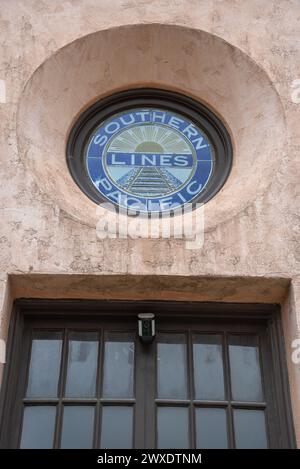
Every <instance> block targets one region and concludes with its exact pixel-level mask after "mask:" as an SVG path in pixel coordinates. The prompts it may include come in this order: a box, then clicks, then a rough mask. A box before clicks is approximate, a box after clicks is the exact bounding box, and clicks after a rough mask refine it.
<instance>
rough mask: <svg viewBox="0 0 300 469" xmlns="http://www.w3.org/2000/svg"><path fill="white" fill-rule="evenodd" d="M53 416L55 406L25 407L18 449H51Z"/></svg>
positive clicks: (53, 425)
mask: <svg viewBox="0 0 300 469" xmlns="http://www.w3.org/2000/svg"><path fill="white" fill-rule="evenodd" d="M55 414H56V407H55V406H30V407H25V409H24V418H23V428H22V437H21V444H20V448H27V449H29V448H31V449H51V448H52V447H53V436H54V427H55Z"/></svg>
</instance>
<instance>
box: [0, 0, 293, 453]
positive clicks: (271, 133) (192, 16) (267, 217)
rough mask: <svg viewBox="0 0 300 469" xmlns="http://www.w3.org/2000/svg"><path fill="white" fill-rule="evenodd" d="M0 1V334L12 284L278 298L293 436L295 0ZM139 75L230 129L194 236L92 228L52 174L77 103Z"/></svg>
mask: <svg viewBox="0 0 300 469" xmlns="http://www.w3.org/2000/svg"><path fill="white" fill-rule="evenodd" d="M0 13H1V16H0V31H1V41H0V42H1V44H0V47H1V53H0V79H1V80H5V84H6V93H7V99H6V103H0V128H1V131H0V139H1V163H0V164H1V173H0V204H1V233H0V242H1V248H0V269H1V271H2V273H1V275H0V299H1V310H2V315H1V316H0V338H1V337H3V338H5V337H6V334H7V328H8V324H9V313H10V310H11V302H12V300H13V298H14V297H20V296H27V297H44V298H45V297H48V298H51V297H56V298H57V297H60V298H63V297H66V298H71V297H73V298H80V297H84V298H103V297H109V298H114V297H116V298H155V297H156V295H157V296H158V297H159V298H165V299H176V298H177V299H189V298H190V299H193V300H195V299H199V300H206V301H207V300H209V301H213V300H218V301H244V302H245V301H265V302H281V303H282V304H283V305H284V307H283V310H282V311H283V324H284V331H285V339H286V348H287V359H288V360H287V361H288V367H289V376H290V384H291V394H292V403H293V410H294V420H295V427H296V432H297V438H298V444H299V446H300V365H294V364H293V363H292V362H291V360H290V354H291V350H292V349H291V342H292V340H293V339H295V338H299V337H300V281H299V278H300V277H299V261H300V247H299V199H298V200H297V196H299V191H298V190H297V189H298V187H299V174H300V168H299V165H300V163H299V161H300V159H299V156H300V132H299V117H300V103H299V104H297V103H296V102H293V99H292V92H293V91H294V90H293V88H292V83H293V80H296V79H299V78H300V3H299V0H274V1H272V0H271V1H270V0H265V1H262V0H152V1H151V2H148V1H145V0H113V1H111V0H85V1H83V0H70V1H63V0H51V1H42V0H40V1H37V0H27V1H26V2H24V1H22V0H2V2H1V5H0ZM73 41H75V42H73ZM145 85H147V86H156V87H164V88H168V89H175V90H179V91H181V92H183V93H186V94H189V95H191V96H194V97H196V98H197V99H200V100H202V101H204V102H206V103H207V104H208V105H209V106H211V107H212V108H213V109H215V111H216V112H217V113H219V115H220V117H221V118H222V119H223V120H224V122H225V123H226V125H227V126H228V129H229V131H230V133H231V135H232V139H233V143H234V165H233V170H232V174H231V176H230V178H229V180H228V182H227V184H226V185H225V186H224V188H223V190H222V191H221V192H220V193H219V194H218V195H217V196H216V198H215V199H213V200H212V201H211V202H209V203H208V204H207V206H206V208H205V219H206V232H205V242H204V246H203V248H202V249H199V250H188V249H186V247H185V242H184V241H183V240H178V239H177V240H174V239H173V240H132V239H128V240H114V239H106V240H99V239H97V237H96V231H95V226H93V224H94V223H95V207H94V206H93V204H92V203H91V202H90V201H89V200H88V199H87V198H86V197H85V196H84V195H82V194H81V193H80V192H79V189H78V188H77V186H76V185H75V184H74V183H73V181H72V180H71V178H70V177H69V175H68V173H67V171H66V165H65V160H64V148H65V143H66V138H67V132H68V130H69V128H70V126H71V124H72V122H73V121H74V119H75V118H76V116H77V115H78V114H79V113H80V112H81V111H82V110H83V109H84V108H85V107H86V106H88V105H89V104H90V103H91V102H93V101H94V100H96V99H97V98H99V97H101V96H104V95H106V94H109V93H111V92H114V91H116V90H119V89H126V88H128V87H130V88H132V87H135V86H145ZM298 96H299V97H300V93H299V94H298ZM294 101H295V100H294ZM73 276H74V277H73Z"/></svg>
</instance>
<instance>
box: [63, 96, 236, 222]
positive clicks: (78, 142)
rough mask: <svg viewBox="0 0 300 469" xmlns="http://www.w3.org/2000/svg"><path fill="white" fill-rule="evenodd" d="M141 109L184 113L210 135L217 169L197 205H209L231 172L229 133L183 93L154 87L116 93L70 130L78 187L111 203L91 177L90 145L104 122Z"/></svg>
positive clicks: (93, 197)
mask: <svg viewBox="0 0 300 469" xmlns="http://www.w3.org/2000/svg"><path fill="white" fill-rule="evenodd" d="M140 107H158V108H161V109H165V110H168V111H171V112H172V111H173V112H175V113H176V112H177V113H179V114H182V115H183V116H185V117H186V118H188V119H190V120H191V121H192V122H193V123H194V124H195V125H197V126H198V127H200V129H203V130H204V132H205V133H206V134H207V136H208V137H209V139H210V141H211V143H212V145H213V146H214V153H215V165H214V166H215V168H214V173H213V175H212V177H211V178H210V180H209V182H208V184H207V185H206V187H205V188H204V189H203V191H202V192H201V193H200V194H199V197H197V199H194V201H193V204H195V203H206V202H208V200H210V199H211V198H212V197H214V195H216V193H217V192H218V191H219V190H220V189H221V188H222V186H223V185H224V184H225V182H226V180H227V178H228V176H229V173H230V170H231V164H232V151H233V150H232V144H231V139H230V136H229V133H228V131H227V129H226V127H225V126H224V124H223V123H222V121H221V120H220V119H219V118H218V117H217V116H216V115H215V114H214V113H213V112H212V111H211V110H209V109H208V108H207V107H206V106H204V105H203V104H201V103H199V102H198V101H196V100H194V99H192V98H190V97H188V96H185V95H183V94H181V93H175V92H173V91H167V90H161V89H154V88H139V89H132V90H126V91H122V92H119V93H115V94H113V95H111V96H108V97H106V98H104V99H102V100H100V101H98V102H96V103H95V104H93V105H92V106H91V107H90V108H88V109H87V110H86V111H85V112H83V113H82V115H81V116H80V117H79V118H78V120H77V121H76V123H75V124H74V126H73V127H72V129H71V131H70V134H69V137H68V143H67V149H66V153H67V164H68V167H69V170H70V173H71V175H72V177H73V179H74V181H75V182H76V184H77V185H78V186H79V187H80V189H81V190H82V191H83V192H84V193H85V194H86V195H87V196H88V197H89V198H90V199H91V200H93V202H95V203H96V204H99V203H101V202H107V199H104V198H103V197H101V194H100V193H99V192H98V191H97V189H96V188H95V187H94V185H93V183H92V181H91V180H90V178H89V176H88V174H87V170H86V165H85V161H84V158H85V147H86V144H87V142H88V140H89V137H90V135H91V134H92V133H93V131H94V130H95V128H96V127H98V126H99V125H100V123H101V122H103V121H105V120H106V119H108V118H109V117H112V116H113V115H114V114H118V113H120V112H124V111H126V110H128V109H133V108H140ZM116 207H118V206H117V204H116ZM175 212H176V211H175V210H174V214H175Z"/></svg>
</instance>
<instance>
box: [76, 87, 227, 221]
mask: <svg viewBox="0 0 300 469" xmlns="http://www.w3.org/2000/svg"><path fill="white" fill-rule="evenodd" d="M231 159H232V150H231V143H230V138H229V135H228V133H227V131H226V129H225V127H224V126H223V124H222V123H221V122H220V120H219V119H218V118H217V117H216V116H215V115H214V114H213V113H212V112H211V111H210V110H208V109H207V108H206V107H204V106H203V105H202V104H200V103H198V102H196V101H194V100H192V99H191V98H188V97H186V96H183V95H180V94H178V93H172V92H168V91H161V90H154V89H153V90H152V89H139V90H131V91H126V92H122V93H118V94H115V95H113V96H110V97H108V98H105V99H103V100H101V101H99V102H98V103H96V104H94V105H93V106H92V107H91V108H89V109H88V110H87V111H86V112H85V113H84V114H83V115H82V116H81V117H80V118H79V120H78V121H77V122H76V124H75V125H74V127H73V129H72V131H71V133H70V136H69V140H68V148H67V160H68V166H69V169H70V172H71V174H72V176H73V178H74V180H75V181H76V183H77V184H78V185H79V187H80V188H81V189H82V190H83V192H85V194H86V195H87V196H88V197H90V198H91V199H92V200H93V201H94V202H96V203H98V204H99V203H103V202H110V203H112V204H114V206H117V207H121V208H123V209H126V210H128V209H130V210H134V211H138V212H142V213H154V212H155V213H161V212H171V213H176V211H178V210H179V209H181V207H182V206H185V205H186V204H191V205H192V206H195V204H196V203H205V202H207V201H208V200H209V199H210V198H211V197H213V196H214V195H215V194H216V193H217V192H218V190H220V188H221V187H222V186H223V184H224V182H225V181H226V179H227V177H228V174H229V171H230V167H231Z"/></svg>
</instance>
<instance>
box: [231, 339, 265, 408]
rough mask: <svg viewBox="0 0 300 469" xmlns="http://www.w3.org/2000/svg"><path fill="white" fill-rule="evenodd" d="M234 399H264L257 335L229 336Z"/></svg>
mask: <svg viewBox="0 0 300 469" xmlns="http://www.w3.org/2000/svg"><path fill="white" fill-rule="evenodd" d="M229 358H230V374H231V391H232V399H234V400H235V401H262V400H263V393H262V383H261V374H260V364H259V350H258V343H257V337H255V336H247V335H232V336H231V337H230V338H229Z"/></svg>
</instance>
